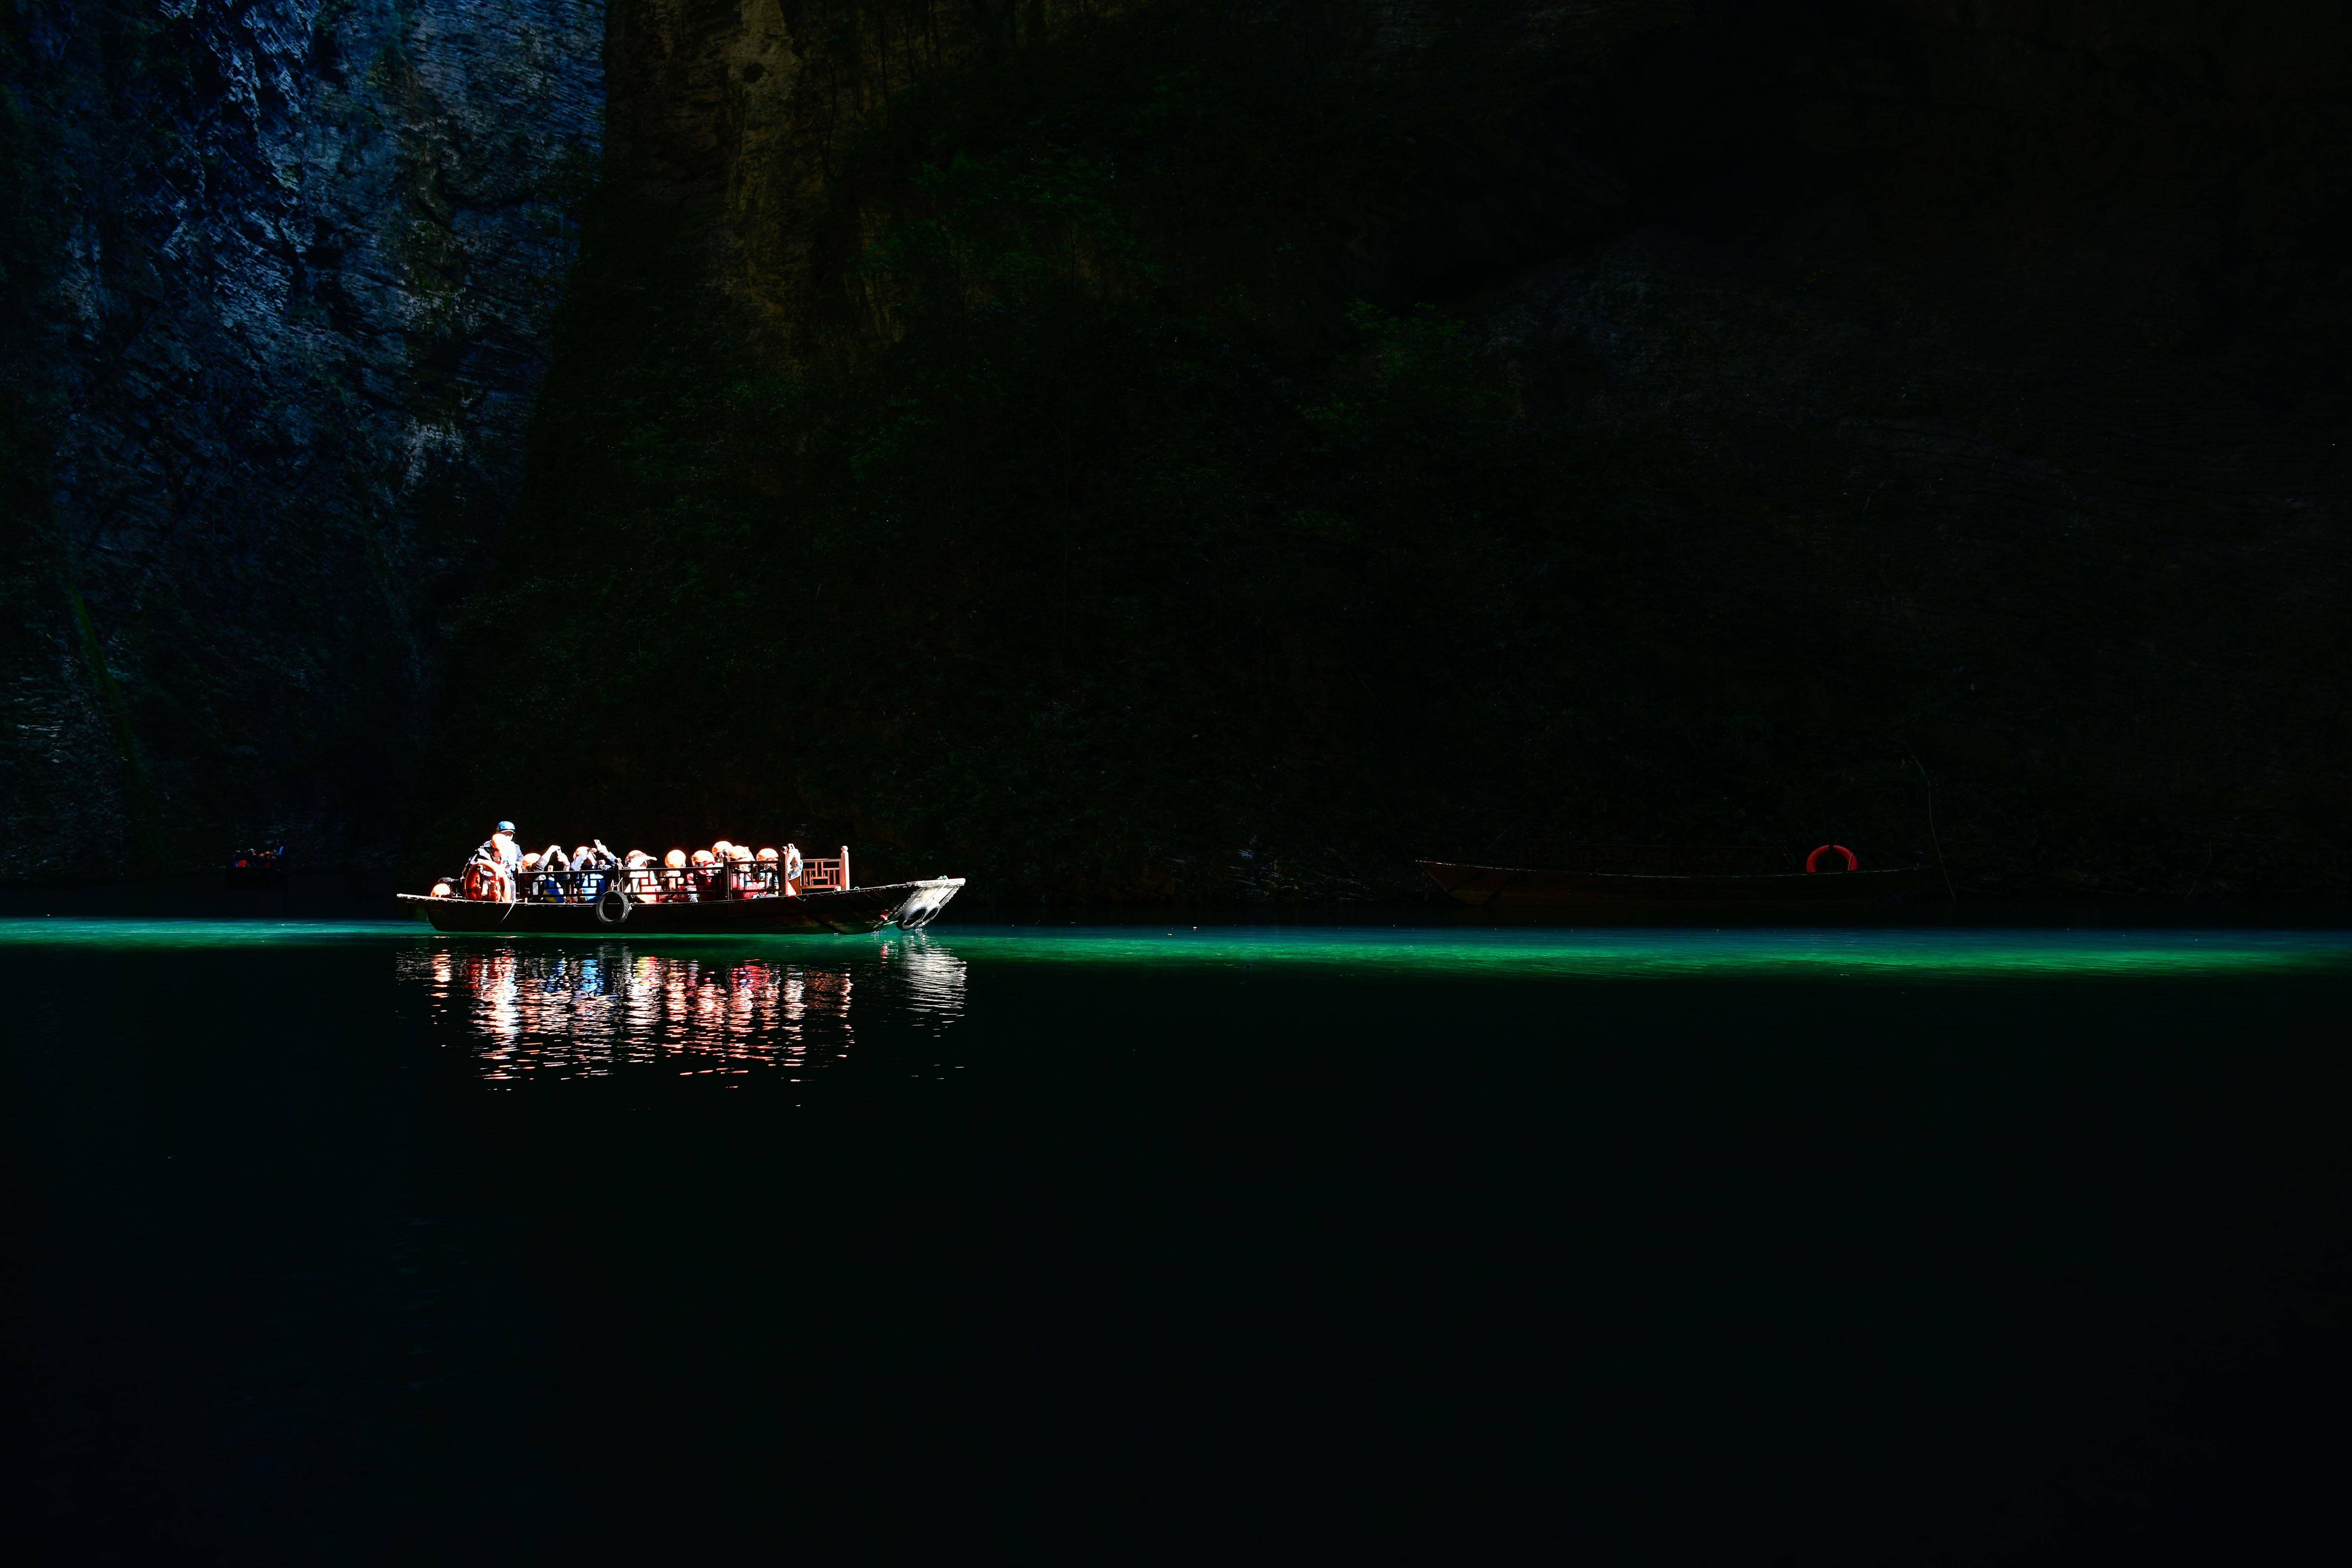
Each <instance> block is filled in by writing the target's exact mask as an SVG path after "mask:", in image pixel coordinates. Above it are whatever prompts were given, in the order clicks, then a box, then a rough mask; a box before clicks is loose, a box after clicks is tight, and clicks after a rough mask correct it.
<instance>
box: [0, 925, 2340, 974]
mask: <svg viewBox="0 0 2352 1568" xmlns="http://www.w3.org/2000/svg"><path fill="white" fill-rule="evenodd" d="M370 942H375V943H384V944H400V945H405V946H415V945H421V944H430V943H436V942H440V943H450V944H456V945H457V946H458V947H460V948H461V949H465V948H478V947H480V946H482V945H484V944H494V945H505V944H508V943H511V942H525V943H529V944H530V945H532V946H533V947H540V946H544V945H551V944H552V945H562V946H570V947H579V948H583V949H594V948H610V947H614V946H628V947H632V948H635V947H643V946H656V945H657V947H658V950H659V951H662V952H672V953H688V952H691V953H696V954H708V955H710V956H712V957H754V956H756V957H761V958H767V959H771V960H773V959H779V958H783V959H793V960H799V961H814V962H824V961H832V962H840V961H843V960H854V959H855V958H856V957H858V956H860V955H862V954H869V953H873V952H876V951H877V949H880V950H888V951H896V950H899V949H911V950H915V951H929V952H942V953H947V954H951V955H952V956H954V957H956V958H958V959H961V960H963V961H964V962H966V963H980V964H986V965H990V966H997V965H1012V964H1021V965H1068V966H1089V967H1094V968H1108V969H1161V970H1167V969H1188V968H1190V969H1208V970H1221V971H1234V972H1244V973H1245V972H1253V971H1255V972H1266V973H1327V974H1328V973H1347V974H1354V975H1361V976H1366V977H1374V976H1381V975H1394V976H1399V977H1411V976H1417V975H1418V976H1431V977H1452V978H1494V979H1532V978H1557V979H1575V978H1592V979H1599V978H1619V979H1626V978H1641V977H1645V976H1654V977H1676V978H1696V977H1704V976H1719V977H1727V978H1760V977H1769V976H1775V975H1781V976H1804V977H1814V978H1828V977H1867V976H1874V975H1876V976H1887V977H1899V978H1906V979H1910V978H1948V979H1971V978H1976V979H2020V978H2031V977H2039V976H2049V977H2057V976H2068V975H2074V976H2106V977H2132V976H2146V977H2160V976H2165V975H2208V976H2220V975H2231V974H2236V975H2249V976H2252V975H2271V974H2290V973H2308V974H2324V973H2352V932H2347V931H2232V930H2204V931H2198V930H2179V931H2173V930H2156V931H2151V930H2139V931H2081V930H2072V931H2069V930H2047V931H2045V930H2021V929H2014V928H2010V929H1985V930H1895V931H1820V930H1761V931H1758V930H1734V931H1720V930H1638V931H1592V930H1576V931H1559V930H1551V931H1445V930H1430V929H1417V928H1374V927H1349V926H1326V927H1298V926H1203V927H1150V926H1144V927H1132V926H1128V927H1058V928H1055V927H1047V928H1039V927H1015V926H952V927H947V928H944V929H935V930H933V931H929V932H925V933H923V934H921V935H918V936H911V937H909V936H904V935H900V934H898V933H896V932H887V931H886V932H880V933H877V934H875V935H871V936H845V937H791V938H775V937H770V938H740V937H730V938H723V939H712V938H693V937H667V938H654V939H646V938H642V937H639V938H631V939H628V940H627V941H626V942H621V941H618V940H614V941H583V940H582V939H579V938H575V937H548V936H521V937H470V936H468V937H445V936H437V935H436V934H435V933H433V932H431V931H425V930H424V929H423V928H421V927H419V926H417V925H415V924H414V923H411V922H403V921H379V922H366V923H349V924H331V923H326V922H310V921H133V920H56V919H44V920H12V921H0V944H5V945H10V946H16V947H32V946H58V947H74V948H82V949H90V948H98V949H131V950H136V949H197V948H254V947H288V946H304V945H326V944H352V943H370Z"/></svg>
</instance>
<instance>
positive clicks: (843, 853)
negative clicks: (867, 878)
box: [841, 844, 857, 888]
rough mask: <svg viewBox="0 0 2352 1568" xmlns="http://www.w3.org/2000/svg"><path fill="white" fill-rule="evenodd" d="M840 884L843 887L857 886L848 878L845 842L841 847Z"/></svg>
mask: <svg viewBox="0 0 2352 1568" xmlns="http://www.w3.org/2000/svg"><path fill="white" fill-rule="evenodd" d="M841 885H842V886H843V887H844V888H854V887H856V886H857V884H856V883H855V882H853V881H851V880H850V879H849V846H848V845H846V844H845V845H843V846H842V847H841Z"/></svg>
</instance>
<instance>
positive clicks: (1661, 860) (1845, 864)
mask: <svg viewBox="0 0 2352 1568" xmlns="http://www.w3.org/2000/svg"><path fill="white" fill-rule="evenodd" d="M1512 859H1514V860H1517V862H1519V863H1517V864H1502V865H1486V864H1478V863H1475V862H1465V861H1453V860H1419V861H1415V862H1414V864H1416V865H1418V866H1419V867H1420V868H1422V870H1423V872H1424V873H1425V874H1426V875H1427V876H1428V878H1429V879H1430V880H1431V881H1433V882H1434V883H1436V884H1437V886H1438V887H1439V888H1440V889H1443V890H1444V891H1445V892H1446V893H1448V894H1450V895H1451V896H1452V897H1454V898H1455V899H1457V900H1460V901H1461V902H1463V903H1465V904H1469V905H1472V906H1474V907H1475V908H1479V909H1497V910H1534V909H1552V910H1574V909H1586V910H1622V911H1627V912H1633V911H1651V910H1657V911H1672V910H1717V909H1720V910H1754V911H1759V912H1760V911H1768V910H1777V909H1787V910H1823V911H1827V910H1863V909H1867V908H1869V907H1871V906H1872V905H1874V904H1877V903H1880V902H1882V901H1884V900H1886V899H1888V898H1891V897H1893V896H1894V895H1895V894H1898V893H1909V892H1915V891H1919V890H1923V889H1926V887H1927V885H1928V879H1929V873H1928V870H1927V868H1926V867H1924V866H1905V867H1898V868H1887V869H1881V870H1871V871H1865V870H1863V869H1862V868H1861V863H1860V861H1859V859H1858V858H1856V857H1855V856H1854V854H1853V851H1852V850H1849V849H1845V848H1843V847H1841V846H1838V845H1834V844H1825V845H1823V846H1822V847H1820V848H1819V849H1816V850H1814V851H1813V853H1812V854H1811V856H1810V857H1808V858H1807V859H1806V862H1805V867H1804V868H1803V869H1798V868H1795V866H1794V864H1793V858H1790V857H1787V856H1785V855H1784V854H1783V852H1781V851H1779V850H1773V849H1760V850H1759V849H1756V848H1753V847H1747V846H1738V847H1717V846H1709V845H1699V846H1690V845H1662V846H1621V845H1570V846H1561V847H1557V848H1555V849H1553V850H1550V851H1549V852H1546V853H1542V854H1533V855H1527V856H1521V857H1513V858H1512ZM1772 859H1777V860H1780V862H1781V864H1782V865H1784V866H1786V867H1788V868H1787V869H1778V868H1774V869H1766V868H1764V866H1763V864H1762V863H1763V862H1766V861H1768V860H1772Z"/></svg>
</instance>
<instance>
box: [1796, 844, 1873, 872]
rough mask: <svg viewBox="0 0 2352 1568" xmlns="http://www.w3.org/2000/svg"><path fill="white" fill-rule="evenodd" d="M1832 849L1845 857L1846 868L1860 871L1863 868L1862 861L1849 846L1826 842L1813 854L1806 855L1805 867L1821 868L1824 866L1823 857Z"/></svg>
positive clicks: (1815, 869) (1813, 869)
mask: <svg viewBox="0 0 2352 1568" xmlns="http://www.w3.org/2000/svg"><path fill="white" fill-rule="evenodd" d="M1832 849H1834V850H1836V851H1837V852H1838V853H1839V854H1841V855H1843V856H1844V857H1845V868H1846V869H1847V870H1849V871H1859V870H1861V869H1862V862H1861V861H1859V860H1857V859H1855V858H1854V856H1853V850H1851V849H1849V848H1847V847H1845V846H1844V845H1843V844H1824V845H1822V847H1820V848H1819V849H1816V850H1814V851H1813V852H1812V853H1811V854H1810V855H1808V856H1806V857H1805V869H1806V870H1807V871H1818V870H1820V869H1821V868H1822V856H1824V855H1826V854H1828V853H1829V852H1830V851H1831V850H1832Z"/></svg>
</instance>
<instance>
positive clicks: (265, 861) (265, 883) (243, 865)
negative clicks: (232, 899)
mask: <svg viewBox="0 0 2352 1568" xmlns="http://www.w3.org/2000/svg"><path fill="white" fill-rule="evenodd" d="M223 875H224V877H225V878H226V880H227V882H228V885H229V886H230V887H232V888H275V887H278V885H280V884H281V883H283V882H284V881H285V880H286V846H284V845H283V844H280V845H278V846H276V847H273V848H268V849H240V850H238V851H237V852H236V854H235V855H233V856H231V857H230V858H229V863H228V866H227V868H226V870H225V871H224V873H223Z"/></svg>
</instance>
